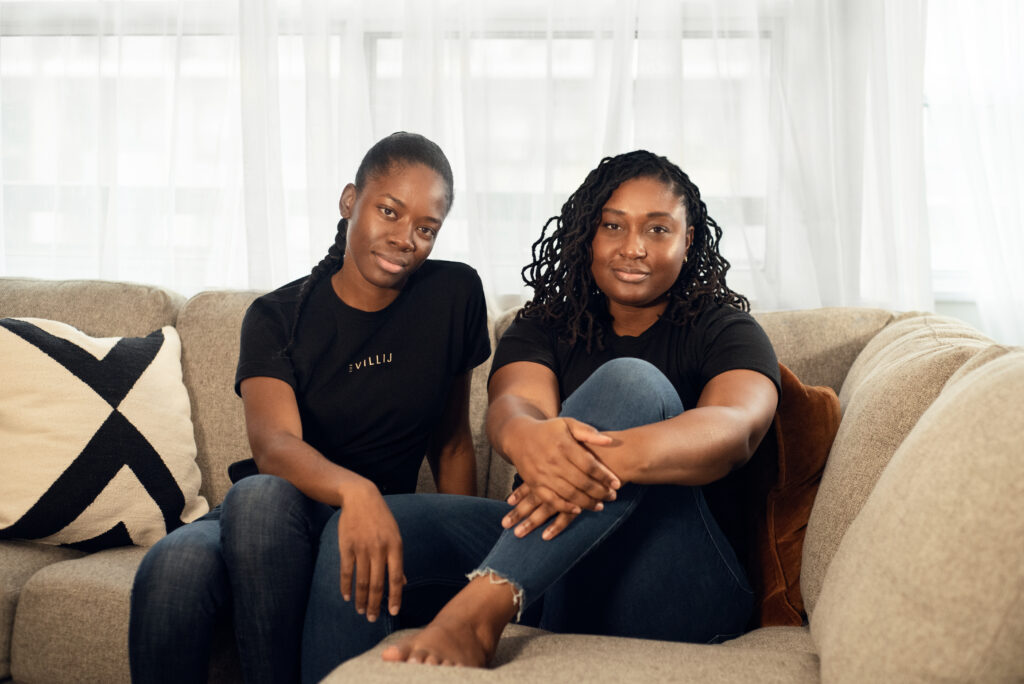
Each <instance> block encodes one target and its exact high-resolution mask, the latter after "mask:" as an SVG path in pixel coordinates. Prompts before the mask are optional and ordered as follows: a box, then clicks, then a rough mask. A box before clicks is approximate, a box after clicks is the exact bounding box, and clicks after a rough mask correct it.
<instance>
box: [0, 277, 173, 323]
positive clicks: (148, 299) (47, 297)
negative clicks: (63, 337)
mask: <svg viewBox="0 0 1024 684" xmlns="http://www.w3.org/2000/svg"><path fill="white" fill-rule="evenodd" d="M184 301H185V300H184V298H183V297H182V296H181V295H179V294H176V293H174V292H170V291H169V290H164V289H161V288H159V287H152V286H149V285H136V284H133V283H115V282H108V281H105V280H36V279H32V278H0V318H15V317H25V318H45V319H48V320H51V321H60V322H62V323H67V324H68V325H71V326H74V327H75V328H78V329H79V330H81V331H82V332H84V333H85V334H86V335H91V336H93V337H141V336H145V335H148V334H149V333H151V332H153V331H154V330H159V329H160V328H162V327H164V326H165V325H174V322H175V320H176V319H177V317H178V310H179V309H180V308H181V305H182V303H183V302H184Z"/></svg>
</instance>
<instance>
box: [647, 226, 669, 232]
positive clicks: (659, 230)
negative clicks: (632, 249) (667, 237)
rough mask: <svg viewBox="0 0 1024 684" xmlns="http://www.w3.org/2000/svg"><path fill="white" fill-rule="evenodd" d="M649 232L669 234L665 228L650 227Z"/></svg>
mask: <svg viewBox="0 0 1024 684" xmlns="http://www.w3.org/2000/svg"><path fill="white" fill-rule="evenodd" d="M650 231H651V232H652V233H668V232H670V231H669V229H668V228H667V227H666V226H651V227H650Z"/></svg>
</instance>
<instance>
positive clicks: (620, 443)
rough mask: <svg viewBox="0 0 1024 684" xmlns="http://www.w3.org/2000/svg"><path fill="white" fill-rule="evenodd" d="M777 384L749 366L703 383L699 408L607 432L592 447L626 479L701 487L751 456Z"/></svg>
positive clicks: (766, 423) (774, 402)
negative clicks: (608, 441)
mask: <svg viewBox="0 0 1024 684" xmlns="http://www.w3.org/2000/svg"><path fill="white" fill-rule="evenodd" d="M778 400H779V395H778V391H777V390H776V389H775V384H774V383H772V381H771V380H769V379H768V378H767V377H765V376H764V375H762V374H761V373H758V372H756V371H751V370H732V371H727V372H725V373H721V374H720V375H717V376H715V377H714V378H712V379H711V381H710V382H708V384H707V385H705V387H704V390H703V391H702V392H701V395H700V399H699V400H698V402H697V406H696V407H695V408H693V409H690V410H688V411H684V412H683V413H681V414H680V415H678V416H676V417H675V418H671V419H669V420H664V421H661V422H658V423H652V424H650V425H643V426H640V427H635V428H630V429H628V430H621V431H617V432H608V433H605V434H607V435H609V436H610V437H612V439H613V442H612V443H611V444H609V445H594V446H591V447H590V448H591V450H592V451H593V452H594V453H595V454H596V455H597V457H598V458H600V459H601V461H602V462H603V463H605V464H606V465H608V467H609V468H611V469H612V470H613V471H614V472H615V474H616V475H618V476H619V477H621V478H622V479H623V480H624V481H626V482H639V483H643V484H678V485H691V486H695V485H703V484H707V483H709V482H714V481H715V480H718V479H721V478H723V477H725V476H726V475H728V474H729V473H730V472H731V471H732V470H734V469H735V468H738V467H739V466H741V465H743V464H744V463H746V462H747V460H748V459H749V458H750V457H751V456H752V455H753V453H754V450H755V449H756V448H757V445H758V444H759V443H760V442H761V439H762V438H763V437H764V435H765V433H766V432H767V431H768V428H769V427H770V426H771V422H772V418H773V417H774V415H775V409H776V406H777V404H778Z"/></svg>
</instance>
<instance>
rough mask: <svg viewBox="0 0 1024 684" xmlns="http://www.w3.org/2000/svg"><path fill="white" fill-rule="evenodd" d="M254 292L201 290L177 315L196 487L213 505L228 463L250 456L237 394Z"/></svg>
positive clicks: (225, 483)
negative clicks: (242, 338) (199, 477)
mask: <svg viewBox="0 0 1024 684" xmlns="http://www.w3.org/2000/svg"><path fill="white" fill-rule="evenodd" d="M258 296H259V293H257V292H235V291H227V290H225V291H217V292H200V293H199V294H197V295H196V296H194V297H192V298H191V299H189V300H188V301H187V302H185V304H184V306H182V308H181V313H180V314H179V316H178V334H179V335H180V336H181V370H182V376H183V378H184V380H185V386H186V387H187V388H188V392H189V397H190V399H191V401H192V423H193V424H194V426H195V434H196V448H197V450H198V454H199V455H198V457H197V462H198V463H199V469H200V471H201V472H202V474H203V485H202V488H201V489H200V493H202V494H203V495H204V496H205V497H206V498H207V500H208V501H209V502H210V505H211V506H214V505H216V504H218V503H220V502H221V501H222V500H223V499H224V495H225V494H227V491H228V489H229V488H230V487H231V480H230V479H228V466H229V465H230V464H232V463H234V462H235V461H241V460H243V459H246V458H250V457H251V456H252V454H251V453H250V451H249V440H248V438H247V437H246V434H245V415H244V412H243V411H242V400H241V399H239V398H238V395H237V394H235V368H236V367H237V366H238V342H239V331H240V330H241V327H242V318H243V317H244V316H245V312H246V309H248V308H249V304H251V303H252V301H253V300H254V299H256V297H258Z"/></svg>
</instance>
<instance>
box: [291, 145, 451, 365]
mask: <svg viewBox="0 0 1024 684" xmlns="http://www.w3.org/2000/svg"><path fill="white" fill-rule="evenodd" d="M403 164H404V165H409V164H423V165H424V166H426V167H428V168H430V169H433V170H434V172H436V173H437V175H438V176H440V177H441V180H443V181H444V185H445V213H447V212H448V211H450V210H451V208H452V202H454V201H455V184H454V180H453V178H452V167H451V165H450V164H449V163H448V157H446V156H445V154H444V152H443V151H442V150H441V148H440V147H439V146H438V145H437V143H435V142H434V141H432V140H430V139H428V138H425V137H423V136H422V135H420V134H418V133H406V132H405V131H398V132H397V133H392V134H391V135H389V136H387V137H386V138H382V139H381V140H379V141H377V143H376V144H374V146H373V147H371V148H370V149H369V150H368V151H367V152H366V155H365V156H364V157H363V160H362V161H361V162H360V163H359V168H358V169H357V170H356V180H355V186H356V191H359V190H362V189H363V186H364V185H365V184H366V181H367V180H369V179H371V178H376V177H378V176H379V175H381V174H384V173H387V172H389V171H390V170H391V169H392V167H394V166H396V165H403ZM347 238H348V220H347V219H344V218H343V219H341V220H340V221H338V229H337V231H336V232H335V234H334V244H332V245H331V246H330V248H329V249H328V250H327V254H326V255H325V256H324V258H323V259H321V260H320V263H318V264H317V265H316V266H314V267H313V270H312V272H311V273H310V274H309V277H308V278H306V281H305V282H304V283H302V288H301V289H300V290H299V305H298V306H297V307H296V308H295V318H294V319H293V320H292V329H291V334H290V335H289V336H288V344H287V345H286V346H285V348H284V350H283V352H282V353H283V354H284V355H285V356H289V355H291V350H292V347H294V346H295V334H296V332H297V331H298V329H299V318H301V317H302V312H303V310H304V309H305V308H306V301H307V300H308V299H309V293H310V292H312V291H313V288H315V287H316V284H317V283H318V282H320V280H321V279H322V278H324V277H325V276H327V277H329V276H332V275H334V274H335V273H337V272H338V271H339V270H340V269H341V265H342V262H343V261H344V260H345V244H346V242H347Z"/></svg>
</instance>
